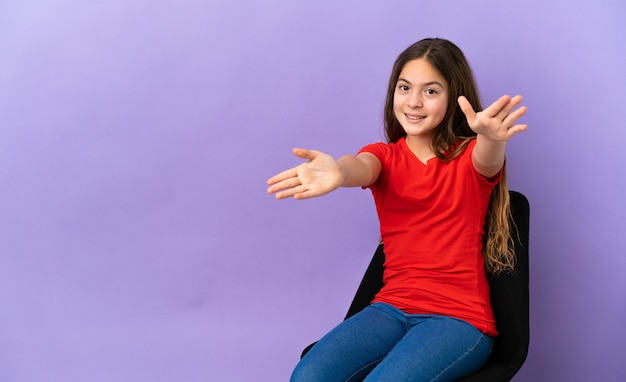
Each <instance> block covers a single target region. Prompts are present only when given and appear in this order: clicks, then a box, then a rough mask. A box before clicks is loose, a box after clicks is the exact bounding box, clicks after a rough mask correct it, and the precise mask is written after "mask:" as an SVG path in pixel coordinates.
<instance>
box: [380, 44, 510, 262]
mask: <svg viewBox="0 0 626 382" xmlns="http://www.w3.org/2000/svg"><path fill="white" fill-rule="evenodd" d="M419 58H422V59H425V60H426V61H428V62H429V63H430V64H431V65H433V67H434V68H435V69H437V70H438V71H439V73H440V74H441V76H442V77H443V78H444V79H445V80H446V82H447V83H448V88H449V91H448V110H447V111H446V115H445V116H444V118H443V121H442V122H441V124H440V125H439V126H438V127H437V128H436V129H435V130H434V131H433V134H432V139H431V146H432V149H433V152H434V153H435V155H436V156H437V158H439V159H440V160H442V161H450V160H452V159H454V158H456V157H457V156H458V155H459V154H460V153H461V152H463V150H465V148H466V147H467V145H468V144H469V142H470V141H471V140H472V139H475V138H476V133H475V132H474V131H473V130H472V129H471V128H470V127H469V125H468V123H467V119H466V117H465V114H463V112H462V111H461V108H460V107H459V105H458V102H457V98H458V97H459V96H461V95H464V96H465V97H466V98H467V100H468V101H469V103H470V104H471V105H472V107H473V108H474V110H476V111H479V110H482V105H481V103H480V97H479V94H478V87H477V86H476V80H475V78H474V73H473V72H472V69H471V68H470V66H469V64H468V62H467V59H466V58H465V55H464V54H463V52H462V51H461V49H459V48H458V47H457V46H456V45H454V44H453V43H452V42H450V41H448V40H445V39H439V38H427V39H424V40H420V41H418V42H416V43H415V44H413V45H411V46H410V47H408V48H407V49H406V50H404V51H403V52H402V53H400V55H399V56H398V58H397V59H396V61H395V63H394V65H393V69H392V71H391V77H390V79H389V87H388V89H387V99H386V101H385V109H384V119H385V125H384V126H385V138H386V139H387V142H388V143H393V142H396V141H398V140H399V139H401V138H404V137H405V136H406V132H405V131H404V129H403V128H402V126H401V125H400V122H398V120H397V119H396V116H395V114H394V111H393V97H394V94H395V88H396V84H397V82H398V78H399V77H400V72H401V71H402V69H403V68H404V66H405V65H406V64H407V63H408V62H409V61H413V60H416V59H419ZM510 215H511V211H510V200H509V192H508V188H507V186H506V165H505V167H504V168H503V169H502V178H501V180H500V182H499V183H498V184H497V185H496V186H495V187H494V189H493V191H492V193H491V199H490V201H489V208H488V210H487V217H486V222H487V224H486V226H487V230H486V232H485V233H486V238H485V243H484V247H483V255H484V258H485V267H486V269H487V271H488V272H490V273H492V274H499V273H501V272H503V271H507V270H513V269H514V267H515V252H514V250H513V248H512V240H511V227H510V226H509V219H510Z"/></svg>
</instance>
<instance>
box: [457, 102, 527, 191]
mask: <svg viewBox="0 0 626 382" xmlns="http://www.w3.org/2000/svg"><path fill="white" fill-rule="evenodd" d="M458 102H459V106H460V107H461V110H462V111H463V113H464V114H465V117H466V118H467V123H468V124H469V126H470V128H471V129H472V130H473V131H474V132H475V133H476V134H477V135H478V136H477V137H476V146H475V147H474V151H473V153H472V162H473V164H474V167H475V168H476V170H477V171H478V172H479V173H480V174H482V175H483V176H485V177H488V178H491V177H493V176H495V175H496V174H497V173H498V172H499V171H500V169H501V168H502V166H503V165H504V152H505V149H506V143H507V142H508V141H509V139H511V137H513V136H514V135H515V134H517V133H520V132H522V131H525V130H526V129H527V128H528V126H527V125H526V124H518V123H516V122H517V120H518V119H519V118H520V117H521V116H522V115H524V114H526V111H527V108H526V106H521V107H519V108H517V109H515V108H516V107H517V106H518V105H519V104H520V103H521V102H522V96H519V95H517V96H515V97H510V96H508V95H505V96H502V97H500V99H498V100H497V101H496V102H494V103H492V104H491V105H489V107H487V108H486V109H484V110H482V111H479V112H478V113H477V112H476V111H474V108H473V107H472V105H471V104H470V103H469V101H468V100H467V98H465V97H464V96H460V97H459V99H458Z"/></svg>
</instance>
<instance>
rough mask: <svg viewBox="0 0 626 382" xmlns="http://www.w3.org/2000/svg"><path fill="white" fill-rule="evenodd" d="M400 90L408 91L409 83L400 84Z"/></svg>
mask: <svg viewBox="0 0 626 382" xmlns="http://www.w3.org/2000/svg"><path fill="white" fill-rule="evenodd" d="M398 90H401V91H403V92H408V91H409V87H408V86H407V85H404V84H401V85H398Z"/></svg>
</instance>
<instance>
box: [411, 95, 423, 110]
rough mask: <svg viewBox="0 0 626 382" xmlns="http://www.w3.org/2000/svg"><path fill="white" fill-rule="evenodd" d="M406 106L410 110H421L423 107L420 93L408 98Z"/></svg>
mask: <svg viewBox="0 0 626 382" xmlns="http://www.w3.org/2000/svg"><path fill="white" fill-rule="evenodd" d="M407 104H408V106H409V107H410V108H412V109H416V108H421V107H422V106H424V103H423V100H422V94H421V93H420V92H414V93H413V94H411V95H410V96H409V100H408V103H407Z"/></svg>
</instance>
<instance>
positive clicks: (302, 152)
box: [293, 148, 319, 160]
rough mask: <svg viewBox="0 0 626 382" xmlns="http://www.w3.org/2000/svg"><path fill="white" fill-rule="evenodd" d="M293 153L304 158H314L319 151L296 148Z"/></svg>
mask: <svg viewBox="0 0 626 382" xmlns="http://www.w3.org/2000/svg"><path fill="white" fill-rule="evenodd" d="M293 154H294V155H295V156H297V157H299V158H302V159H308V160H313V159H315V157H317V156H318V155H319V151H317V150H307V149H300V148H295V149H293Z"/></svg>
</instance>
